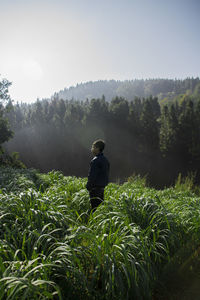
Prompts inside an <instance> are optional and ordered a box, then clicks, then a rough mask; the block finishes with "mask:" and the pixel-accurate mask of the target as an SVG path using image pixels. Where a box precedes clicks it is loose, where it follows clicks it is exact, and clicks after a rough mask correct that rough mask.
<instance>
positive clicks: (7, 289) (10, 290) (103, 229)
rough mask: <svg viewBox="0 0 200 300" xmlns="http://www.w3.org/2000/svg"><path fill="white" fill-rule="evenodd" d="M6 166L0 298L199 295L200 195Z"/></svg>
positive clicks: (1, 185) (1, 174)
mask: <svg viewBox="0 0 200 300" xmlns="http://www.w3.org/2000/svg"><path fill="white" fill-rule="evenodd" d="M85 184H86V178H76V177H64V176H63V175H62V174H61V173H60V172H56V171H52V172H50V173H48V174H40V173H39V172H38V171H36V170H32V169H27V170H26V169H24V170H20V169H19V170H17V169H12V168H0V299H15V300H16V299H20V300H22V299H72V300H80V299H82V300H84V299H101V300H103V299H104V300H105V299H123V300H125V299H131V300H132V299H156V300H157V299H181V300H183V299H188V300H189V299H190V300H191V299H192V300H193V299H200V288H199V286H200V257H199V255H200V254H199V253H200V230H199V228H200V197H199V196H198V195H197V193H194V191H192V190H191V189H189V188H187V186H185V185H181V183H179V184H177V185H176V187H174V188H166V189H163V190H155V189H152V188H149V187H146V185H145V180H144V179H141V178H139V177H132V178H130V179H129V181H128V182H126V183H124V184H122V185H118V184H114V183H110V184H109V185H108V186H107V188H106V190H105V201H104V203H103V204H102V205H101V206H100V207H98V209H97V210H96V212H95V213H94V214H90V203H89V195H88V192H87V190H86V189H85Z"/></svg>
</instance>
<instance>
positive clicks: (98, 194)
mask: <svg viewBox="0 0 200 300" xmlns="http://www.w3.org/2000/svg"><path fill="white" fill-rule="evenodd" d="M89 193H90V203H91V206H92V211H93V212H94V211H95V210H96V208H97V207H98V206H99V204H101V203H102V202H103V200H104V188H93V189H92V190H90V191H89Z"/></svg>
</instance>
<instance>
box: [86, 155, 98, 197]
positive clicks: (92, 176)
mask: <svg viewBox="0 0 200 300" xmlns="http://www.w3.org/2000/svg"><path fill="white" fill-rule="evenodd" d="M96 177H97V160H96V159H94V160H92V161H91V163H90V169H89V174H88V182H87V184H86V188H87V190H88V191H89V190H91V189H92V188H93V187H94V186H95V180H96Z"/></svg>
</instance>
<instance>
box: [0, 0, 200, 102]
mask: <svg viewBox="0 0 200 300" xmlns="http://www.w3.org/2000/svg"><path fill="white" fill-rule="evenodd" d="M0 28H1V33H0V80H1V79H2V78H6V79H8V80H9V81H11V82H12V86H11V87H10V88H9V94H10V96H11V98H12V99H13V100H14V101H15V102H17V101H18V102H27V103H30V102H35V101H36V100H37V98H39V99H43V98H50V97H51V96H52V95H53V94H54V93H55V92H59V91H60V90H62V89H64V88H68V87H70V86H75V85H76V84H78V83H84V82H87V81H96V80H110V79H115V80H132V79H141V78H143V79H148V78H172V79H175V78H177V79H184V78H186V77H200V34H199V30H200V0H167V1H166V0H0Z"/></svg>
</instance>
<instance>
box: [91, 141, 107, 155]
mask: <svg viewBox="0 0 200 300" xmlns="http://www.w3.org/2000/svg"><path fill="white" fill-rule="evenodd" d="M104 148H105V142H104V141H103V140H97V141H95V142H94V143H93V144H92V149H91V151H92V154H93V155H98V154H99V153H101V152H103V150H104Z"/></svg>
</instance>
